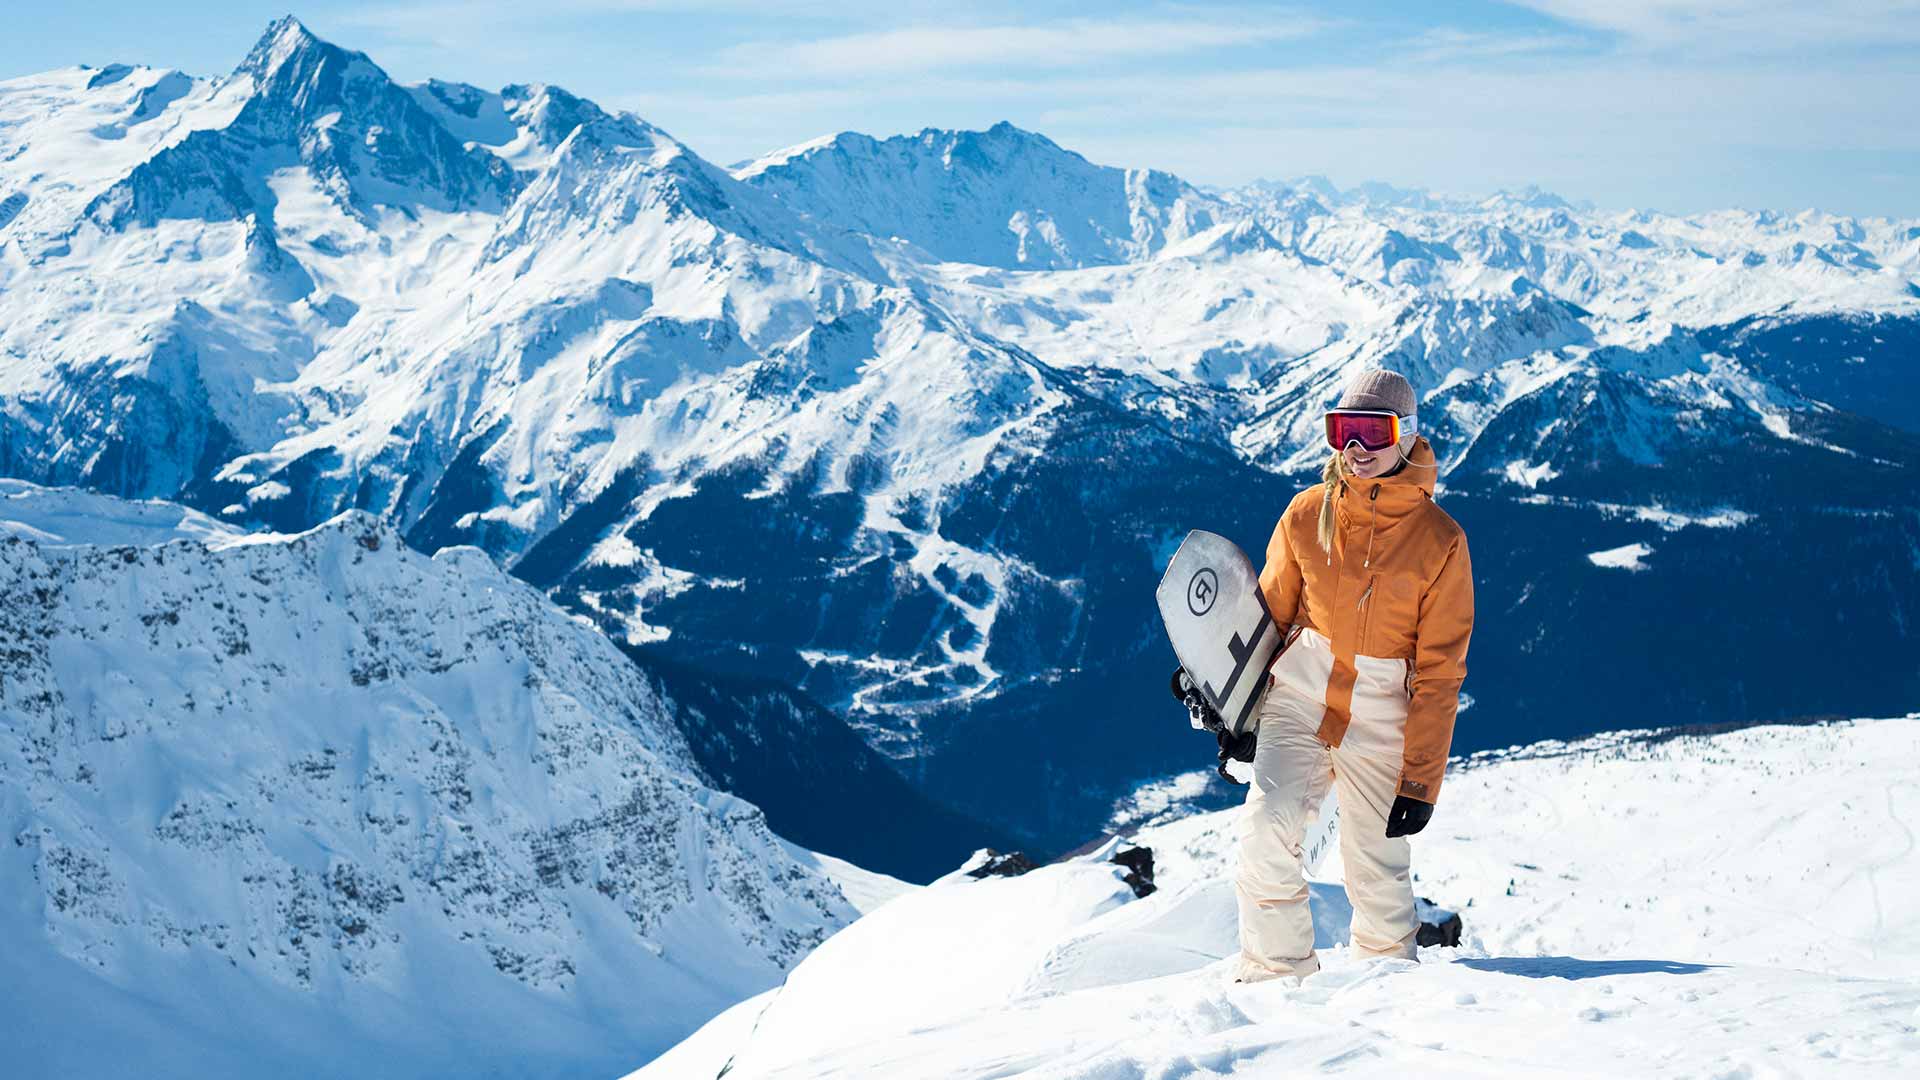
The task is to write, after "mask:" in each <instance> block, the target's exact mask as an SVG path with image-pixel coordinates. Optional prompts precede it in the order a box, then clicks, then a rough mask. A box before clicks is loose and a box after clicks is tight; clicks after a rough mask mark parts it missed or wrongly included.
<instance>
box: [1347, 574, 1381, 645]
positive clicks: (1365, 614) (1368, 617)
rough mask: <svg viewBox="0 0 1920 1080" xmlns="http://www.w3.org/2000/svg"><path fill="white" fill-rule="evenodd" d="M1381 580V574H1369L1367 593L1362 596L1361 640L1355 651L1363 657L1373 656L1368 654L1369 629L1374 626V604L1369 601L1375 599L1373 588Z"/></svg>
mask: <svg viewBox="0 0 1920 1080" xmlns="http://www.w3.org/2000/svg"><path fill="white" fill-rule="evenodd" d="M1379 580H1380V575H1379V574H1369V575H1368V576H1367V588H1366V591H1365V592H1363V593H1361V594H1360V640H1359V642H1357V643H1356V646H1357V647H1356V648H1355V649H1354V650H1353V651H1354V652H1356V653H1360V654H1361V655H1371V654H1370V653H1368V652H1367V628H1368V627H1369V626H1371V625H1373V604H1371V603H1370V602H1369V601H1371V600H1372V599H1373V586H1374V584H1375V583H1376V582H1378V581H1379Z"/></svg>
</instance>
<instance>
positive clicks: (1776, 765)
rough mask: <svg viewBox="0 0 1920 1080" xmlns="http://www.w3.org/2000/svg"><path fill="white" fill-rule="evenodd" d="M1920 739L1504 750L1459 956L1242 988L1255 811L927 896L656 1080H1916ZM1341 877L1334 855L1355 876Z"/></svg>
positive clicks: (1445, 881)
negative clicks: (1140, 876) (1841, 1076)
mask: <svg viewBox="0 0 1920 1080" xmlns="http://www.w3.org/2000/svg"><path fill="white" fill-rule="evenodd" d="M1915 760H1920V714H1916V715H1913V716H1909V717H1906V718H1904V719H1896V720H1879V721H1860V722H1854V723H1844V724H1836V725H1829V726H1818V727H1759V728H1751V729H1747V730H1743V731H1737V732H1731V733H1726V734H1720V735H1715V736H1711V737H1681V738H1663V737H1660V736H1657V735H1649V734H1647V733H1644V732H1642V733H1630V734H1625V735H1615V736H1608V737H1603V738H1599V739H1595V740H1592V741H1590V742H1587V743H1582V744H1574V745H1566V744H1543V745H1541V746H1538V747H1533V748H1528V749H1526V750H1523V751H1515V752H1507V753H1504V754H1498V755H1484V756H1482V757H1481V758H1479V759H1477V760H1476V761H1475V762H1472V763H1469V765H1467V766H1464V767H1461V768H1459V769H1457V770H1456V772H1455V773H1454V774H1453V775H1452V776H1451V777H1450V778H1449V779H1448V782H1447V791H1446V793H1445V795H1444V797H1443V799H1442V801H1441V805H1440V809H1439V812H1438V814H1437V815H1436V817H1435V820H1434V823H1433V824H1432V825H1431V826H1430V827H1429V828H1428V829H1427V831H1426V832H1424V833H1423V834H1421V835H1420V836H1419V837H1417V838H1416V840H1415V848H1416V852H1415V859H1414V866H1415V868H1416V871H1417V872H1418V878H1417V884H1416V890H1417V892H1419V893H1420V894H1421V895H1426V896H1431V897H1432V898H1434V899H1435V900H1437V901H1440V902H1441V903H1444V904H1447V905H1449V906H1452V907H1455V908H1456V909H1458V910H1459V911H1460V912H1461V914H1462V916H1463V918H1464V920H1465V923H1466V937H1465V939H1464V941H1463V944H1462V946H1461V947H1460V948H1458V949H1447V948H1429V949H1425V950H1422V958H1421V962H1420V963H1418V964H1415V963H1412V962H1408V961H1365V962H1363V961H1357V960H1355V959H1354V958H1352V957H1351V956H1349V955H1348V954H1347V953H1346V950H1345V949H1344V948H1342V947H1329V946H1328V942H1329V939H1330V938H1331V939H1336V940H1337V939H1338V938H1340V937H1341V936H1343V930H1344V920H1345V917H1346V915H1347V912H1346V909H1345V906H1344V902H1343V901H1344V894H1343V892H1342V891H1341V890H1340V889H1339V887H1338V886H1337V885H1335V884H1331V883H1316V885H1315V887H1314V891H1313V903H1314V906H1315V908H1316V915H1317V916H1318V918H1317V921H1316V936H1317V937H1318V938H1319V939H1320V941H1321V945H1322V959H1323V962H1324V963H1325V964H1326V967H1325V969H1324V970H1323V971H1321V972H1320V973H1319V974H1316V975H1314V976H1312V977H1310V978H1308V979H1306V980H1304V981H1295V980H1279V981H1275V982H1269V983H1261V984H1256V985H1236V984H1232V983H1230V982H1229V981H1228V980H1229V979H1230V978H1231V964H1232V961H1231V956H1232V954H1233V952H1234V950H1235V948H1236V946H1235V939H1234V931H1235V917H1234V909H1233V897H1232V887H1231V869H1232V865H1233V851H1234V819H1235V815H1236V813H1237V811H1235V810H1227V811H1222V812H1219V813H1214V814H1204V815H1196V816H1193V817H1189V818H1186V819H1184V820H1181V821H1177V822H1174V823H1171V824H1168V825H1164V826H1157V827H1154V828H1150V829H1146V830H1143V831H1142V832H1141V833H1140V834H1139V836H1138V837H1137V838H1136V839H1137V840H1138V841H1139V842H1141V843H1143V844H1146V845H1148V846H1151V847H1152V848H1153V851H1154V855H1155V861H1156V868H1157V874H1156V879H1157V881H1158V882H1159V884H1160V886H1161V888H1160V890H1159V891H1158V892H1156V893H1154V894H1153V895H1151V896H1149V897H1147V898H1145V899H1141V900H1134V899H1132V898H1131V894H1130V893H1129V892H1127V891H1126V890H1125V888H1124V887H1123V886H1120V885H1119V883H1118V870H1117V868H1115V867H1112V866H1109V865H1105V864H1102V863H1099V862H1096V861H1093V860H1094V859H1097V858H1099V857H1100V856H1101V855H1103V854H1104V851H1102V852H1099V853H1096V854H1095V855H1093V856H1089V857H1087V858H1083V859H1080V860H1075V861H1071V862H1067V863H1061V864H1055V865H1052V866H1046V867H1042V868H1040V869H1038V870H1035V871H1033V872H1032V873H1030V874H1028V875H1026V876H1024V877H1020V878H1014V879H1010V880H1006V879H988V880H985V881H966V880H955V879H946V880H945V882H944V883H941V884H936V885H935V886H931V887H929V888H926V889H923V890H919V891H917V892H914V893H911V894H909V895H908V896H906V897H903V898H901V899H899V900H896V901H895V902H893V903H892V904H890V905H888V906H887V907H886V908H884V909H882V910H881V911H880V912H878V913H876V914H874V915H869V916H867V917H866V918H863V919H861V920H860V921H859V922H856V923H855V924H854V925H853V926H851V927H849V928H848V929H846V930H844V931H842V932H841V933H840V934H839V935H838V936H836V937H834V938H832V939H829V940H828V942H827V943H826V944H824V945H822V946H821V947H820V948H819V949H817V950H816V951H815V952H814V953H813V954H812V955H811V956H809V957H808V958H807V959H806V960H805V961H803V962H802V963H801V964H800V965H799V967H797V968H796V969H795V970H794V972H793V975H792V976H791V977H790V978H789V980H788V983H787V985H786V986H785V987H784V988H783V989H782V990H779V991H775V992H772V993H769V994H766V995H763V996H761V997H759V998H756V999H754V1000H752V1001H749V1002H745V1003H742V1005H740V1006H738V1007H736V1008H735V1009H733V1010H730V1011H729V1012H727V1013H726V1014H724V1015H723V1016H721V1017H720V1018H718V1019H716V1020H715V1021H714V1022H713V1023H711V1024H709V1025H708V1026H707V1027H706V1028H703V1029H702V1030H701V1031H700V1032H699V1033H697V1034H696V1035H695V1036H693V1037H692V1038H690V1039H689V1040H687V1041H686V1042H685V1043H683V1044H681V1046H679V1047H677V1048H675V1050H674V1051H672V1052H670V1053H669V1054H667V1055H665V1056H663V1057H662V1058H660V1059H659V1060H658V1061H656V1062H654V1063H653V1064H651V1065H649V1066H648V1067H646V1068H643V1069H641V1070H640V1071H638V1072H637V1073H634V1074H633V1078H634V1080H660V1078H665V1077H695V1076H698V1077H711V1076H714V1075H716V1074H718V1073H719V1072H720V1070H721V1068H722V1067H724V1066H727V1065H728V1063H729V1061H730V1062H731V1067H730V1070H729V1071H728V1072H727V1074H726V1075H727V1076H728V1077H729V1078H730V1080H749V1078H755V1077H765V1076H776V1075H777V1076H780V1077H815V1076H817V1077H829V1076H834V1077H841V1076H886V1077H890V1078H892V1077H917V1076H926V1077H943V1078H946V1077H989V1076H996V1077H997V1076H1010V1075H1022V1076H1036V1077H1061V1078H1065V1077H1081V1078H1095V1077H1102V1078H1103V1077H1163V1076H1189V1075H1203V1076H1213V1075H1222V1074H1227V1073H1231V1074H1233V1075H1236V1076H1273V1075H1294V1074H1306V1073H1314V1072H1324V1071H1336V1070H1337V1071H1341V1072H1342V1073H1343V1074H1353V1075H1359V1076H1394V1077H1404V1076H1406V1075H1409V1074H1415V1073H1417V1074H1420V1075H1440V1076H1456V1075H1457V1076H1538V1075H1542V1074H1548V1073H1551V1074H1554V1075H1580V1076H1647V1075H1694V1076H1760V1075H1769V1076H1772V1075H1780V1076H1795V1075H1826V1074H1829V1073H1833V1072H1836V1071H1840V1070H1843V1069H1844V1070H1846V1071H1847V1072H1848V1075H1865V1076H1904V1075H1908V1074H1909V1072H1910V1067H1911V1064H1912V1062H1913V1061H1914V1060H1916V1055H1920V1028H1917V1027H1916V1023H1920V1013H1917V1012H1916V1010H1917V1009H1920V927H1916V925H1915V924H1914V922H1913V921H1912V920H1911V919H1908V918H1906V917H1905V914H1906V912H1905V909H1904V907H1903V906H1902V905H1903V903H1904V900H1905V898H1908V897H1911V896H1914V895H1916V894H1920V854H1916V851H1915V844H1914V837H1913V832H1912V829H1911V826H1910V825H1909V824H1908V822H1909V821H1911V820H1912V819H1913V816H1914V815H1915V813H1916V812H1920V789H1916V788H1915V787H1914V786H1913V785H1912V783H1911V782H1910V780H1909V774H1910V771H1911V764H1912V762H1913V761H1915ZM1330 861H1332V860H1330Z"/></svg>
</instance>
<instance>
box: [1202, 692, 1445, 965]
mask: <svg viewBox="0 0 1920 1080" xmlns="http://www.w3.org/2000/svg"><path fill="white" fill-rule="evenodd" d="M1356 704H1357V702H1356ZM1324 708H1325V706H1324V705H1322V704H1321V703H1320V702H1319V701H1316V700H1314V699H1313V698H1310V697H1308V696H1306V695H1305V694H1303V693H1301V692H1300V691H1298V690H1296V689H1294V688H1293V687H1291V686H1289V685H1287V683H1286V682H1284V681H1282V682H1280V683H1279V684H1278V685H1276V686H1274V687H1272V688H1271V689H1269V690H1268V691H1267V694H1266V697H1265V698H1263V699H1262V700H1261V702H1260V707H1259V716H1260V730H1259V741H1258V743H1257V746H1256V749H1255V750H1254V756H1253V782H1252V783H1251V784H1250V785H1249V787H1248V790H1247V802H1246V806H1245V808H1244V809H1243V810H1242V811H1241V815H1240V836H1239V840H1240V869H1239V873H1238V875H1237V876H1236V879H1235V882H1234V891H1235V892H1236V893H1237V894H1238V896H1239V902H1240V964H1239V969H1238V977H1239V978H1240V979H1242V980H1244V981H1247V982H1253V981H1256V980H1259V979H1267V978H1272V977H1275V976H1278V975H1302V976H1304V975H1311V974H1312V973H1314V972H1315V971H1318V970H1319V969H1320V961H1319V958H1318V957H1316V956H1315V955H1314V951H1313V919H1312V917H1311V916H1310V915H1309V914H1308V911H1307V879H1306V875H1305V872H1304V870H1303V868H1302V867H1301V865H1300V858H1301V844H1302V843H1303V841H1304V840H1305V836H1306V830H1307V826H1308V825H1309V824H1311V823H1312V821H1313V819H1314V815H1315V814H1316V813H1318V812H1319V809H1320V802H1321V800H1323V799H1325V798H1326V795H1327V789H1328V788H1329V787H1332V786H1333V785H1336V784H1337V785H1339V798H1340V857H1341V860H1342V861H1343V862H1344V863H1345V865H1346V883H1347V899H1348V900H1349V902H1351V903H1352V905H1353V930H1352V941H1353V950H1354V952H1355V953H1356V954H1357V955H1360V956H1401V957H1406V958H1409V959H1412V958H1414V956H1415V947H1414V937H1415V935H1416V933H1417V932H1418V931H1419V929H1420V924H1419V920H1418V919H1417V918H1416V917H1415V915H1414V911H1413V883H1412V881H1411V879H1410V878H1409V876H1408V867H1409V865H1410V864H1411V860H1412V847H1411V845H1409V844H1408V843H1407V838H1406V837H1404V836H1402V837H1396V838H1394V839H1392V840H1389V839H1387V835H1386V830H1387V811H1388V810H1389V809H1390V808H1391V807H1392V806H1393V795H1394V791H1395V789H1396V788H1397V787H1398V785H1399V780H1400V761H1399V759H1398V758H1397V757H1396V758H1389V757H1387V756H1385V755H1383V754H1381V753H1379V752H1378V751H1377V750H1376V751H1375V752H1374V753H1372V754H1366V753H1361V752H1359V751H1357V750H1355V749H1351V747H1352V745H1353V744H1354V743H1355V742H1356V741H1360V740H1354V739H1352V738H1347V739H1343V740H1342V746H1341V747H1340V748H1334V747H1329V746H1327V744H1325V743H1323V742H1321V741H1320V736H1319V729H1320V716H1321V713H1322V711H1323V710H1324ZM1365 722H1366V721H1365V720H1364V719H1363V718H1362V717H1361V716H1359V715H1358V714H1357V713H1356V715H1355V716H1354V718H1353V724H1352V726H1351V727H1350V728H1349V729H1348V733H1349V735H1351V734H1352V733H1353V729H1354V728H1358V727H1360V726H1361V725H1362V724H1364V723H1365Z"/></svg>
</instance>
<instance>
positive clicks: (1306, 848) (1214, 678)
mask: <svg viewBox="0 0 1920 1080" xmlns="http://www.w3.org/2000/svg"><path fill="white" fill-rule="evenodd" d="M1154 600H1155V601H1156V602H1157V603H1158V604H1159V607H1160V621H1161V622H1163V623H1165V624H1166V627H1167V640H1169V641H1170V642H1172V643H1173V653H1174V656H1175V657H1177V658H1178V659H1179V661H1180V666H1181V668H1182V669H1184V670H1185V671H1186V673H1187V677H1188V678H1189V679H1191V680H1192V681H1193V682H1194V683H1195V684H1197V685H1198V687H1199V690H1200V693H1201V696H1203V697H1205V698H1206V699H1207V703H1208V704H1209V705H1212V706H1213V711H1214V712H1216V713H1218V714H1219V715H1220V719H1221V723H1222V724H1223V726H1225V727H1226V728H1227V730H1228V731H1230V732H1232V733H1234V734H1239V733H1240V732H1242V731H1247V730H1250V729H1252V728H1253V727H1254V726H1255V716H1254V712H1255V710H1256V709H1257V708H1258V707H1259V704H1260V697H1261V695H1262V694H1264V693H1265V692H1266V689H1267V665H1269V664H1271V663H1272V662H1273V656H1274V654H1275V653H1276V652H1278V651H1279V650H1280V644H1281V641H1280V628H1279V627H1278V626H1276V625H1274V621H1273V615H1272V614H1271V613H1269V612H1268V611H1267V601H1266V597H1265V596H1264V595H1262V594H1261V592H1260V575H1259V572H1258V571H1257V570H1255V569H1254V566H1253V563H1252V562H1251V561H1249V560H1248V558H1247V556H1246V554H1245V553H1244V552H1242V551H1241V550H1240V548H1239V547H1238V546H1237V545H1235V544H1234V542H1233V541H1231V540H1229V539H1227V538H1226V537H1224V536H1221V535H1220V534H1219V533H1210V532H1206V531H1204V530H1200V529H1195V530H1194V531H1193V532H1190V533H1188V534H1187V538H1186V539H1185V540H1183V541H1181V543H1180V547H1179V550H1177V551H1175V552H1174V553H1173V558H1172V559H1171V560H1170V561H1169V562H1168V563H1167V569H1166V573H1164V574H1162V575H1161V577H1160V585H1159V587H1158V588H1156V589H1155V590H1154ZM1195 724H1196V726H1198V721H1197V720H1196V721H1195ZM1233 766H1238V767H1239V769H1240V770H1241V773H1242V775H1245V774H1246V770H1249V769H1250V768H1251V766H1248V765H1245V764H1244V763H1240V762H1234V763H1232V765H1229V764H1228V763H1226V762H1223V763H1222V765H1221V767H1222V768H1223V769H1225V768H1230V767H1233ZM1230 779H1235V778H1230ZM1238 782H1242V783H1244V782H1245V781H1238ZM1339 839H1340V810H1339V802H1338V800H1337V799H1336V798H1335V796H1334V793H1333V792H1331V791H1329V792H1327V796H1326V798H1325V799H1324V800H1322V802H1321V804H1320V811H1319V813H1318V814H1317V815H1316V816H1315V818H1314V821H1313V823H1312V824H1311V826H1310V827H1309V828H1308V829H1307V832H1306V836H1305V837H1304V843H1303V844H1302V845H1301V853H1300V855H1301V859H1300V861H1301V865H1302V866H1304V867H1305V868H1306V871H1307V873H1308V874H1309V875H1317V874H1318V873H1319V871H1320V867H1321V865H1322V864H1323V863H1324V862H1325V861H1326V858H1327V854H1328V853H1329V852H1331V851H1332V850H1333V849H1334V848H1335V847H1336V846H1337V845H1338V843H1339Z"/></svg>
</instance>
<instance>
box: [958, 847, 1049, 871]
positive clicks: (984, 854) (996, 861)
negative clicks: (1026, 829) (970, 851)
mask: <svg viewBox="0 0 1920 1080" xmlns="http://www.w3.org/2000/svg"><path fill="white" fill-rule="evenodd" d="M974 860H976V861H975V865H973V866H970V867H968V868H967V876H968V877H976V878H985V877H1019V876H1020V875H1021V874H1024V873H1027V872H1029V871H1031V870H1033V869H1034V868H1035V867H1036V866H1038V865H1039V864H1038V863H1036V862H1034V861H1033V860H1032V859H1029V858H1027V857H1026V855H1025V854H1024V853H1022V852H1018V851H1009V852H1005V853H1002V852H998V851H995V850H993V849H992V848H982V849H980V850H979V851H978V852H976V853H975V854H974Z"/></svg>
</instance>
